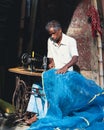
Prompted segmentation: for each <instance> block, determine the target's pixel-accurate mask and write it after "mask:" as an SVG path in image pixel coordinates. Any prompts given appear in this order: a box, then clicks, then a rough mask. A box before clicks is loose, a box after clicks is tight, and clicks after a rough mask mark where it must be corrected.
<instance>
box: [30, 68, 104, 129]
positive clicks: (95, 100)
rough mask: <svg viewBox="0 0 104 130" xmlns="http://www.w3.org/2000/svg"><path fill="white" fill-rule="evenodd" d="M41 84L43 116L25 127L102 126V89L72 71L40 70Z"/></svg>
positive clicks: (103, 116) (103, 113) (87, 127)
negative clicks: (44, 99) (42, 89)
mask: <svg viewBox="0 0 104 130" xmlns="http://www.w3.org/2000/svg"><path fill="white" fill-rule="evenodd" d="M42 79H43V88H44V91H45V94H46V98H47V101H48V104H49V105H48V110H47V114H46V116H45V117H44V118H41V119H40V120H38V121H37V122H35V123H33V124H32V125H31V126H30V128H29V129H28V130H92V129H94V130H103V129H104V120H103V119H104V90H103V89H102V88H101V87H100V86H98V85H97V84H96V83H95V82H94V81H92V80H90V79H87V78H85V77H84V76H82V75H81V74H79V73H77V72H75V71H68V72H66V73H65V74H56V70H55V69H51V70H48V71H46V72H43V75H42Z"/></svg>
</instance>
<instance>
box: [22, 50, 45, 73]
mask: <svg viewBox="0 0 104 130" xmlns="http://www.w3.org/2000/svg"><path fill="white" fill-rule="evenodd" d="M21 63H22V66H23V67H24V68H25V69H27V70H29V71H35V70H36V68H41V69H44V70H46V69H47V57H46V56H43V57H42V56H40V55H36V54H34V51H33V52H32V53H31V54H29V53H24V54H23V55H22V56H21Z"/></svg>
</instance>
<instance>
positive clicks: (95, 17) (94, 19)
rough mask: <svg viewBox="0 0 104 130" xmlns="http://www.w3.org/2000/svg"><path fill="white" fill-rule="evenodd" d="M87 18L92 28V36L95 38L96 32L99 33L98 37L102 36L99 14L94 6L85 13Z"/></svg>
mask: <svg viewBox="0 0 104 130" xmlns="http://www.w3.org/2000/svg"><path fill="white" fill-rule="evenodd" d="M87 16H88V17H89V18H90V22H91V28H92V36H93V37H96V32H97V31H98V32H99V33H100V35H102V30H101V26H100V18H99V13H98V11H97V10H96V9H95V7H94V6H90V7H89V9H88V11H87Z"/></svg>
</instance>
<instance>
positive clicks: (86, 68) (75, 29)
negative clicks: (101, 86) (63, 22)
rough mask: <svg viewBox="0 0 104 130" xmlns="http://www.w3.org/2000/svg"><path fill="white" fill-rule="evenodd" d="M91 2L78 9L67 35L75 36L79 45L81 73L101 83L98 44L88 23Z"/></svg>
mask: <svg viewBox="0 0 104 130" xmlns="http://www.w3.org/2000/svg"><path fill="white" fill-rule="evenodd" d="M89 6H90V1H89V2H88V1H87V2H86V0H85V1H83V2H82V3H81V4H79V5H78V7H77V8H76V10H75V12H74V15H73V18H72V21H71V24H70V26H69V28H68V30H67V34H68V35H71V36H73V37H74V38H75V39H76V40H77V43H78V50H79V61H78V64H77V65H78V66H79V68H80V72H81V73H82V74H83V75H84V76H86V77H87V78H90V79H93V80H94V81H96V83H99V79H98V53H97V44H96V42H95V41H94V39H93V37H92V30H91V25H90V23H89V22H88V16H87V14H86V13H87V10H88V7H89Z"/></svg>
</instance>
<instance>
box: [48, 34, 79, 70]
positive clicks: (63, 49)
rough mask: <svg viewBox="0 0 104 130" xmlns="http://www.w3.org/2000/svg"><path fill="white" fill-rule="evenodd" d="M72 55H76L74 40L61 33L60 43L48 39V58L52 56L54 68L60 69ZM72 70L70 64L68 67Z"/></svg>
mask: <svg viewBox="0 0 104 130" xmlns="http://www.w3.org/2000/svg"><path fill="white" fill-rule="evenodd" d="M73 56H78V50H77V44H76V40H75V39H74V38H72V37H69V36H67V35H65V34H64V33H62V40H61V43H60V45H58V44H57V43H55V42H54V41H52V40H51V38H49V39H48V53H47V57H48V58H53V60H54V63H55V68H56V69H60V68H62V67H63V66H64V65H66V64H67V63H68V62H69V61H71V59H72V57H73ZM68 70H69V71H70V70H73V67H72V66H71V67H70V68H69V69H68Z"/></svg>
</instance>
